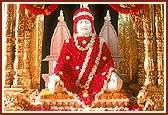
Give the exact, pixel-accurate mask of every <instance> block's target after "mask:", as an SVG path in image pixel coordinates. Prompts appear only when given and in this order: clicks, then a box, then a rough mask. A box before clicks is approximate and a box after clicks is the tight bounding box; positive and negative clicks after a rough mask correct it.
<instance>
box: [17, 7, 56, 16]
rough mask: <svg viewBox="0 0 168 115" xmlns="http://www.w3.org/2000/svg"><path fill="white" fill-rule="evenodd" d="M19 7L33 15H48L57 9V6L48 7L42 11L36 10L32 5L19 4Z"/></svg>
mask: <svg viewBox="0 0 168 115" xmlns="http://www.w3.org/2000/svg"><path fill="white" fill-rule="evenodd" d="M20 6H21V7H22V8H25V9H27V10H29V11H30V12H31V13H32V14H35V15H50V14H51V12H53V11H54V10H55V9H57V8H58V4H52V5H49V6H47V7H46V8H44V9H41V8H36V7H34V6H33V5H32V4H21V5H20Z"/></svg>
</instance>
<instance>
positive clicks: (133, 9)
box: [109, 4, 145, 14]
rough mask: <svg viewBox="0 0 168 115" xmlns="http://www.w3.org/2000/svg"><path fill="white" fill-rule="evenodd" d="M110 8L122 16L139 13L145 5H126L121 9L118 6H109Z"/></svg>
mask: <svg viewBox="0 0 168 115" xmlns="http://www.w3.org/2000/svg"><path fill="white" fill-rule="evenodd" d="M109 6H110V7H111V8H113V9H114V10H116V11H117V12H120V13H122V14H135V13H137V12H138V11H140V10H141V9H142V8H143V7H144V6H145V5H144V4H133V5H131V4H128V5H127V6H126V7H122V6H121V5H119V4H109Z"/></svg>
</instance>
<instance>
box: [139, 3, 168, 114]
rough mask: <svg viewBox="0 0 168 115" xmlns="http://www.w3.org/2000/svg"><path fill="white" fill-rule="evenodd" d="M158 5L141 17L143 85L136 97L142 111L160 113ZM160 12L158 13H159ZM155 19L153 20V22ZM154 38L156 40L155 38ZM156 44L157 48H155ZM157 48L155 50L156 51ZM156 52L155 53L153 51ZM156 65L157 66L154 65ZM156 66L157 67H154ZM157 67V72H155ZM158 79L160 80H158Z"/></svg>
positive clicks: (161, 65)
mask: <svg viewBox="0 0 168 115" xmlns="http://www.w3.org/2000/svg"><path fill="white" fill-rule="evenodd" d="M160 6H162V5H161V4H160V5H154V4H152V5H148V6H147V7H146V8H147V9H145V14H144V17H143V28H144V36H145V40H144V45H145V62H144V69H145V72H146V74H145V77H146V79H145V83H144V86H143V87H142V90H141V91H140V92H139V94H138V95H137V102H138V104H139V105H140V106H142V107H143V109H144V110H150V111H152V110H155V111H156V110H157V111H162V110H164V109H166V107H165V106H164V103H166V102H164V101H166V100H164V94H165V92H164V88H163V87H158V86H160V85H159V84H162V85H161V86H164V84H163V81H164V80H163V72H164V69H163V47H164V46H163V25H162V24H163V20H162V19H163V15H162V16H161V15H160V14H161V12H160V10H161V7H160ZM154 11H155V12H154ZM159 12H160V13H159ZM154 19H155V20H154ZM155 36H156V38H157V39H156V38H155ZM152 37H153V38H152ZM156 43H157V47H156V46H155V45H156ZM156 48H157V50H156ZM155 50H156V51H155ZM156 63H157V64H156ZM156 65H157V66H156ZM156 67H157V70H156ZM157 78H158V79H157ZM159 79H160V80H159Z"/></svg>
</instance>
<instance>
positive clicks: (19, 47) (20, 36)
mask: <svg viewBox="0 0 168 115" xmlns="http://www.w3.org/2000/svg"><path fill="white" fill-rule="evenodd" d="M16 6H17V7H16V27H15V31H16V33H15V37H16V41H15V44H16V51H15V61H14V70H15V72H16V74H15V76H14V78H15V79H14V83H13V86H12V87H15V88H21V87H22V83H21V79H22V72H23V53H24V50H23V48H24V26H25V25H24V13H25V11H24V9H22V8H20V5H19V4H17V5H16Z"/></svg>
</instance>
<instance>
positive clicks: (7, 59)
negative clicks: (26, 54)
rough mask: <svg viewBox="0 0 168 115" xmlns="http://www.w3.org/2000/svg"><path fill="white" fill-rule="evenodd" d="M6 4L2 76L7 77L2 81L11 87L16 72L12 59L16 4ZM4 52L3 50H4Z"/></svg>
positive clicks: (6, 86)
mask: <svg viewBox="0 0 168 115" xmlns="http://www.w3.org/2000/svg"><path fill="white" fill-rule="evenodd" d="M3 5H4V7H3V8H4V12H3V13H4V14H3V17H4V18H3V19H4V20H3V21H5V24H4V28H5V31H4V30H2V31H4V32H2V34H4V36H3V38H2V46H3V48H2V50H5V51H4V53H3V54H4V55H3V56H2V60H3V61H2V63H3V65H4V68H3V69H4V71H2V72H4V75H3V76H2V77H5V80H4V81H2V82H5V84H4V85H5V86H4V87H5V88H9V87H10V85H12V84H13V76H14V74H15V72H14V67H13V59H12V55H13V52H12V49H13V46H14V40H15V38H14V35H13V34H14V33H13V31H14V20H15V15H14V14H15V12H14V11H15V5H14V4H3ZM2 52H3V51H2Z"/></svg>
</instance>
